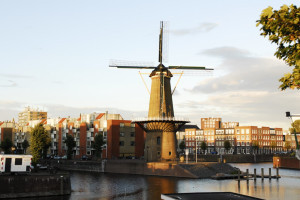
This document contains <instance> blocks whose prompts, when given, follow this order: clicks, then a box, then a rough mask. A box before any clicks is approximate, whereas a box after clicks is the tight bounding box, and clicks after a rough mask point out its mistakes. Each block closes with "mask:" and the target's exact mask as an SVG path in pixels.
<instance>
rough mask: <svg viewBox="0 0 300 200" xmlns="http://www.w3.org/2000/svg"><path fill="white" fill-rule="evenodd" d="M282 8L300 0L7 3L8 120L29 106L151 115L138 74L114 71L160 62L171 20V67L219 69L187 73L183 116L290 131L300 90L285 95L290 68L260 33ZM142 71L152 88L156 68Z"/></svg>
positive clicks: (3, 78)
mask: <svg viewBox="0 0 300 200" xmlns="http://www.w3.org/2000/svg"><path fill="white" fill-rule="evenodd" d="M283 4H287V5H290V4H294V5H297V6H300V5H299V1H298V0H294V1H290V0H286V1H279V0H272V1H270V0H251V1H241V0H226V1H222V0H211V1H207V0H205V1H204V0H188V1H180V0H152V1H141V0H127V1H124V0H112V1H100V0H64V1H61V0H43V1H40V0H26V1H23V0H19V1H17V0H0V121H6V120H11V119H12V118H15V119H17V118H18V112H20V111H22V110H23V109H24V107H25V106H31V107H33V108H39V109H42V110H45V111H47V112H48V117H69V116H70V117H78V116H79V115H80V113H86V114H88V113H91V112H105V111H108V112H110V113H120V114H121V115H122V116H123V118H125V119H134V118H137V117H145V116H147V112H148V106H149V94H148V92H147V90H146V87H145V85H144V84H143V80H142V79H141V77H140V75H139V71H138V70H131V69H128V70H126V69H115V68H109V67H108V66H109V63H111V62H112V60H119V61H118V62H120V61H122V63H125V64H128V65H130V64H136V63H149V62H151V63H153V64H154V65H157V63H158V37H159V28H160V21H167V22H168V30H169V34H168V45H167V46H168V49H167V51H166V52H167V55H168V59H167V62H166V63H164V64H165V65H166V66H168V65H186V66H206V67H209V68H214V71H213V73H199V72H195V73H194V72H193V73H192V72H188V73H186V74H184V75H183V76H182V78H181V79H180V82H179V84H178V86H177V88H176V91H175V93H174V95H173V103H174V111H175V116H176V117H186V118H189V119H190V121H191V122H192V123H193V124H199V123H200V118H203V117H221V118H222V119H223V121H234V122H240V125H241V126H248V125H252V126H259V127H260V126H269V127H273V128H275V127H282V128H284V129H288V127H289V125H290V123H291V121H290V119H288V118H286V117H285V112H286V111H290V112H291V113H292V114H293V113H300V106H299V102H300V95H299V91H297V90H290V89H288V90H286V91H281V90H280V89H278V87H279V85H280V83H279V82H278V79H280V78H281V76H283V74H284V73H287V72H289V71H291V68H290V67H288V66H287V65H286V64H285V63H284V62H283V61H281V60H278V59H277V58H276V57H275V56H274V52H275V51H276V45H274V44H271V43H270V42H269V41H268V39H267V38H264V37H263V36H260V30H259V27H256V20H258V19H259V16H260V14H261V11H262V10H263V9H265V8H267V7H268V6H272V7H273V8H274V9H279V8H280V6H282V5H283ZM141 72H142V73H145V74H144V75H143V79H144V80H145V81H146V84H147V87H149V88H150V84H151V81H150V78H149V77H148V75H147V73H149V72H150V71H147V70H143V71H141ZM178 78H179V76H178V75H174V77H173V78H172V82H171V84H172V87H174V86H175V85H176V82H177V80H178Z"/></svg>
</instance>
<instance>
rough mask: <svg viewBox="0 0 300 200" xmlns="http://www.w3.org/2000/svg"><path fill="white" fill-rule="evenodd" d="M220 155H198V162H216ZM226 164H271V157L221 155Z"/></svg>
mask: <svg viewBox="0 0 300 200" xmlns="http://www.w3.org/2000/svg"><path fill="white" fill-rule="evenodd" d="M220 157H221V156H220V155H198V158H197V160H198V162H218V161H219V159H220ZM222 158H223V160H225V162H226V163H258V162H272V159H273V155H222Z"/></svg>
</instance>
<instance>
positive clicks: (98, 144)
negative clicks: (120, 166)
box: [93, 134, 105, 158]
mask: <svg viewBox="0 0 300 200" xmlns="http://www.w3.org/2000/svg"><path fill="white" fill-rule="evenodd" d="M104 144H105V143H104V141H103V136H102V134H97V135H96V136H95V142H94V144H93V148H94V149H95V153H96V156H97V157H98V158H100V157H101V153H102V146H103V145H104Z"/></svg>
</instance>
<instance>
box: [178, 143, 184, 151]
mask: <svg viewBox="0 0 300 200" xmlns="http://www.w3.org/2000/svg"><path fill="white" fill-rule="evenodd" d="M179 149H181V152H183V150H184V149H185V142H184V141H181V142H180V144H179Z"/></svg>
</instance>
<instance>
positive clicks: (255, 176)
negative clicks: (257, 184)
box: [254, 168, 256, 181]
mask: <svg viewBox="0 0 300 200" xmlns="http://www.w3.org/2000/svg"><path fill="white" fill-rule="evenodd" d="M254 181H256V168H254Z"/></svg>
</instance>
